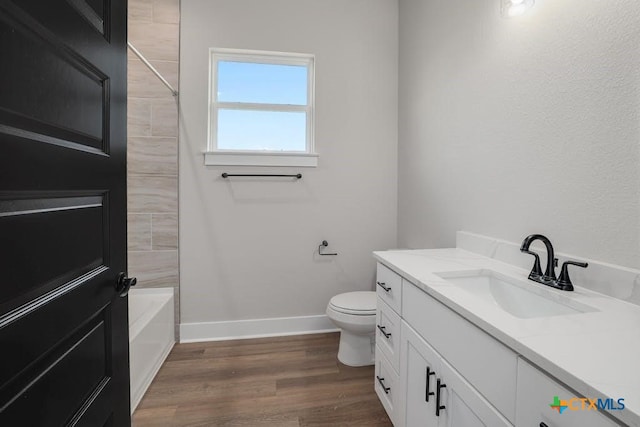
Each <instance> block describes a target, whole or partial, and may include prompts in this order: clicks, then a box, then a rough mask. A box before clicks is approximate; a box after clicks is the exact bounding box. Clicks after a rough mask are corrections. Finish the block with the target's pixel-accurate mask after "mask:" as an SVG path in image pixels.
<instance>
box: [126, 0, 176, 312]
mask: <svg viewBox="0 0 640 427" xmlns="http://www.w3.org/2000/svg"><path fill="white" fill-rule="evenodd" d="M179 4H180V3H179V0H129V36H128V37H129V42H131V43H132V44H133V45H134V46H135V47H136V48H137V49H138V50H139V51H140V52H141V53H142V54H143V55H144V56H145V57H146V58H147V59H148V60H149V61H150V62H151V63H152V64H153V65H154V66H155V67H156V68H157V69H158V70H159V71H160V73H161V74H162V75H163V76H164V77H165V78H166V79H167V80H168V81H169V83H170V84H171V85H172V86H173V87H174V88H175V89H176V90H177V89H178V47H179V22H180V8H179ZM128 55H129V62H128V65H129V70H128V98H127V100H128V122H127V128H128V129H127V130H128V147H127V161H128V166H127V170H128V174H127V179H128V184H127V185H128V221H127V223H128V259H129V274H130V275H132V276H135V277H137V278H138V287H141V288H143V287H144V288H151V287H173V288H174V289H175V292H174V293H175V301H176V307H178V297H179V295H178V288H179V276H178V104H177V99H175V98H174V97H173V96H172V94H171V92H170V91H169V89H168V88H166V87H165V86H164V85H163V84H162V83H161V82H160V81H159V80H158V79H157V78H156V77H155V76H154V75H153V74H152V72H151V71H150V70H149V69H148V68H147V67H146V66H145V65H144V64H143V63H142V61H140V60H139V59H138V58H137V57H136V56H135V55H134V54H133V53H132V52H131V51H129V54H128ZM178 319H179V318H178V312H177V310H176V322H177V321H178Z"/></svg>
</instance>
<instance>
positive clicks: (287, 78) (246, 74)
mask: <svg viewBox="0 0 640 427" xmlns="http://www.w3.org/2000/svg"><path fill="white" fill-rule="evenodd" d="M218 102H252V103H260V104H290V105H307V67H306V66H299V65H275V64H256V63H252V62H232V61H218Z"/></svg>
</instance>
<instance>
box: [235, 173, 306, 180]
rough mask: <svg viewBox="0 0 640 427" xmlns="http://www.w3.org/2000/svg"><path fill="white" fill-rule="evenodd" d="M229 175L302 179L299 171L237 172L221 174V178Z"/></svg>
mask: <svg viewBox="0 0 640 427" xmlns="http://www.w3.org/2000/svg"><path fill="white" fill-rule="evenodd" d="M231 176H252V177H277V178H296V179H302V174H301V173H296V174H293V175H278V174H237V173H226V172H224V173H223V174H222V177H223V178H229V177H231Z"/></svg>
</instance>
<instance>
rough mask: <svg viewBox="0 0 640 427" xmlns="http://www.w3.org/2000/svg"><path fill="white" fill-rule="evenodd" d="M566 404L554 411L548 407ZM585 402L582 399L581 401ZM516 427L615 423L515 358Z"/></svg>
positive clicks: (585, 426)
mask: <svg viewBox="0 0 640 427" xmlns="http://www.w3.org/2000/svg"><path fill="white" fill-rule="evenodd" d="M555 398H557V399H558V404H561V405H566V408H565V409H563V410H562V413H561V412H560V408H558V409H554V408H553V407H552V406H551V405H553V404H554V403H555V402H554V400H555ZM585 400H586V399H585ZM517 402H518V403H517V411H516V414H517V416H516V427H521V426H522V427H529V426H536V427H537V426H539V425H546V426H548V427H614V426H616V425H617V423H615V422H613V421H612V420H610V419H609V418H607V417H605V416H604V415H602V414H601V413H600V412H598V411H597V410H595V408H594V409H589V404H588V402H585V404H584V408H583V406H582V405H583V401H582V400H580V399H579V396H576V395H575V394H574V393H572V392H571V391H569V390H568V389H566V388H565V387H563V386H562V385H561V384H559V383H557V382H556V381H554V380H553V379H551V378H550V377H548V376H547V375H546V374H545V373H543V372H542V371H539V370H538V369H537V368H536V367H534V366H533V365H531V364H529V363H527V362H526V361H524V360H523V359H518V396H517Z"/></svg>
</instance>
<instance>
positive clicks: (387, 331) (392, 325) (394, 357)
mask: <svg viewBox="0 0 640 427" xmlns="http://www.w3.org/2000/svg"><path fill="white" fill-rule="evenodd" d="M400 327H401V324H400V316H399V315H398V313H396V312H395V311H393V310H392V309H391V307H389V306H388V305H387V303H385V302H384V301H383V300H382V298H378V302H377V308H376V345H377V346H378V347H380V350H381V351H382V353H383V354H384V355H385V356H386V357H387V359H388V360H389V362H391V365H392V367H393V369H394V370H395V371H396V372H400Z"/></svg>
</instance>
